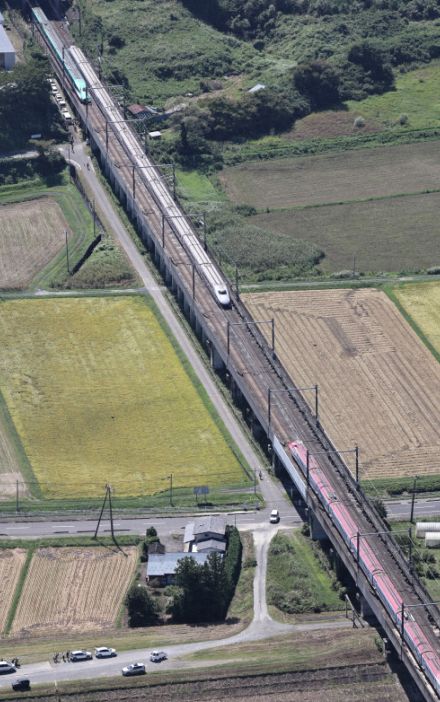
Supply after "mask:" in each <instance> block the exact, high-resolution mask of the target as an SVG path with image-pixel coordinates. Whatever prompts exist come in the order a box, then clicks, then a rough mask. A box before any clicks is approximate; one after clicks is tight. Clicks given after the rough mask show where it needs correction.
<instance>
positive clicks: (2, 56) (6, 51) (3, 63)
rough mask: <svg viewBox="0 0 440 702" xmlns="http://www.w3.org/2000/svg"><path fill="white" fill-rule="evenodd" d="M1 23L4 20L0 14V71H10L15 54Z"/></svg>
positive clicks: (13, 64)
mask: <svg viewBox="0 0 440 702" xmlns="http://www.w3.org/2000/svg"><path fill="white" fill-rule="evenodd" d="M3 23H4V18H3V15H2V14H1V12H0V69H2V68H4V69H5V70H6V71H11V70H12V69H13V68H14V66H15V59H16V52H15V49H14V47H13V45H12V42H11V40H10V39H9V37H8V35H7V34H6V29H5V28H4V26H3Z"/></svg>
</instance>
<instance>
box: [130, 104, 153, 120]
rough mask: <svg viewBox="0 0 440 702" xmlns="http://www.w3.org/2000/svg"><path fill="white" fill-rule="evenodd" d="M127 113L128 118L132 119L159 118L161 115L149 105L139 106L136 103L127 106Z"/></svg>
mask: <svg viewBox="0 0 440 702" xmlns="http://www.w3.org/2000/svg"><path fill="white" fill-rule="evenodd" d="M127 112H129V113H130V116H131V117H133V118H134V119H146V117H159V116H160V115H161V113H160V112H159V110H157V109H156V108H155V107H151V106H150V105H139V104H138V103H134V104H133V105H129V106H128V107H127Z"/></svg>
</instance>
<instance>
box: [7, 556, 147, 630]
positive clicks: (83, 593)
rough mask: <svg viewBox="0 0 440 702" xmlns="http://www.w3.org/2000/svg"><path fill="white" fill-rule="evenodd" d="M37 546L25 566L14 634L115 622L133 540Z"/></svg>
mask: <svg viewBox="0 0 440 702" xmlns="http://www.w3.org/2000/svg"><path fill="white" fill-rule="evenodd" d="M124 552H125V555H124V553H121V552H119V551H113V550H111V549H109V548H101V547H96V548H75V547H63V548H40V549H38V550H37V551H36V552H35V554H34V556H33V558H32V562H31V564H30V567H29V571H28V574H27V578H26V581H25V583H24V586H23V591H22V593H21V597H20V601H19V603H18V606H17V611H16V614H15V617H14V621H13V624H12V628H11V634H12V635H13V636H36V635H40V634H45V633H46V634H47V633H51V632H52V633H56V632H64V631H66V630H68V631H69V632H74V631H78V632H79V631H81V632H86V631H90V630H92V629H106V628H109V627H111V626H112V625H114V623H115V619H116V617H117V615H118V611H119V608H120V606H121V604H122V601H123V599H124V597H125V594H126V591H127V589H128V587H129V585H130V582H131V579H132V577H133V575H134V571H135V567H136V563H137V558H138V553H137V548H136V547H135V546H129V547H125V548H124Z"/></svg>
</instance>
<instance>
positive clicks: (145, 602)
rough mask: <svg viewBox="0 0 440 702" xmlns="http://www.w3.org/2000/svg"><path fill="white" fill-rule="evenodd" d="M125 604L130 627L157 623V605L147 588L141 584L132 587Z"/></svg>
mask: <svg viewBox="0 0 440 702" xmlns="http://www.w3.org/2000/svg"><path fill="white" fill-rule="evenodd" d="M125 604H126V606H127V610H128V625H129V626H130V627H139V626H148V625H149V624H155V623H156V622H157V618H158V607H157V604H156V602H155V601H154V600H153V598H152V597H151V595H150V594H149V593H148V590H147V588H146V587H144V586H143V585H141V584H140V583H135V584H133V585H132V586H131V588H130V589H129V591H128V593H127V596H126V598H125Z"/></svg>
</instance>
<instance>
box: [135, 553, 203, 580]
mask: <svg viewBox="0 0 440 702" xmlns="http://www.w3.org/2000/svg"><path fill="white" fill-rule="evenodd" d="M208 556H209V553H184V552H182V551H178V552H177V553H165V554H161V553H152V554H151V556H149V557H148V563H147V567H146V569H145V578H146V580H147V582H150V581H152V580H155V581H157V582H158V584H159V585H172V583H173V582H174V573H175V571H176V568H177V564H178V563H179V561H181V560H182V558H193V559H194V560H195V561H196V563H198V564H199V565H203V563H205V561H206V559H207V558H208Z"/></svg>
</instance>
